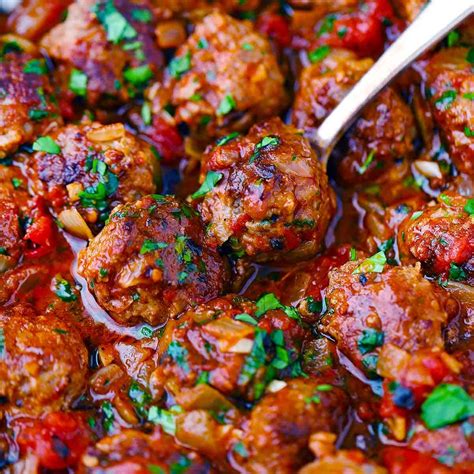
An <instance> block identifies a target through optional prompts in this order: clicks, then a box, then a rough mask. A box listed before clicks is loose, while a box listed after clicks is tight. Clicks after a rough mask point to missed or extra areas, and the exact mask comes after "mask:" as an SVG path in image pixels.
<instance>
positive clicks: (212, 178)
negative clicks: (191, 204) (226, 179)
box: [191, 171, 223, 199]
mask: <svg viewBox="0 0 474 474" xmlns="http://www.w3.org/2000/svg"><path fill="white" fill-rule="evenodd" d="M222 177H223V174H222V173H217V172H216V171H208V172H207V174H206V178H205V179H204V182H203V183H202V184H201V187H200V188H199V189H198V190H197V191H196V192H195V193H193V194H192V195H191V198H192V199H199V198H202V197H203V196H205V195H206V194H207V193H208V192H210V191H212V190H213V189H214V187H215V186H216V184H217V183H218V182H219V181H220V180H221V179H222Z"/></svg>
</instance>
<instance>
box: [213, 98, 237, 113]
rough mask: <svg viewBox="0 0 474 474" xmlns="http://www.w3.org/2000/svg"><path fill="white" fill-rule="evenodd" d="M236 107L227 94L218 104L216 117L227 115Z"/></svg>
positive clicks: (232, 99)
mask: <svg viewBox="0 0 474 474" xmlns="http://www.w3.org/2000/svg"><path fill="white" fill-rule="evenodd" d="M236 106H237V104H236V103H235V100H234V98H233V97H232V96H231V95H230V94H227V95H226V96H225V97H224V98H223V99H222V101H221V103H220V104H219V107H218V109H217V115H227V114H228V113H229V112H232V110H234V109H235V107H236Z"/></svg>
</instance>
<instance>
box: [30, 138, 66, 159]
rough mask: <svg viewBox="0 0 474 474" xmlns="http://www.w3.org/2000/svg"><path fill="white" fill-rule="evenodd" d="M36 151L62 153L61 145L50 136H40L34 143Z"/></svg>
mask: <svg viewBox="0 0 474 474" xmlns="http://www.w3.org/2000/svg"><path fill="white" fill-rule="evenodd" d="M33 150H34V151H43V152H44V153H51V154H53V155H55V154H58V153H61V148H60V146H59V145H58V144H57V143H56V142H55V141H54V140H53V139H52V138H51V137H49V136H46V137H39V138H38V139H37V140H36V141H35V142H34V143H33Z"/></svg>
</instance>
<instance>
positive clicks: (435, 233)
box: [398, 193, 474, 282]
mask: <svg viewBox="0 0 474 474" xmlns="http://www.w3.org/2000/svg"><path fill="white" fill-rule="evenodd" d="M467 204H468V199H466V198H464V197H462V196H458V195H453V194H450V193H446V194H444V193H443V194H441V195H440V196H439V197H438V202H437V203H434V202H433V203H432V204H431V205H428V206H426V207H425V208H424V209H421V210H418V211H415V212H412V213H410V214H409V215H408V216H407V217H406V218H405V220H404V221H403V223H402V224H401V226H400V228H399V230H398V248H399V252H400V258H401V259H402V261H403V262H404V263H405V262H406V263H412V262H414V261H419V262H421V264H422V266H423V268H424V269H425V270H426V271H427V272H429V273H430V274H433V275H441V276H443V277H444V278H445V279H446V278H449V279H451V280H458V281H464V280H466V281H468V282H472V281H474V280H473V279H474V220H473V218H472V215H470V213H469V212H468V209H469V208H468V207H467Z"/></svg>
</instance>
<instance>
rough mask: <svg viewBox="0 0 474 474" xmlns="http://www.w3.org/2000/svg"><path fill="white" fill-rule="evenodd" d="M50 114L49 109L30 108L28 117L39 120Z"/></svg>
mask: <svg viewBox="0 0 474 474" xmlns="http://www.w3.org/2000/svg"><path fill="white" fill-rule="evenodd" d="M48 115H49V112H48V111H47V110H40V109H30V110H28V117H29V118H30V119H31V120H34V121H39V120H43V119H45V118H46V117H47V116H48Z"/></svg>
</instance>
